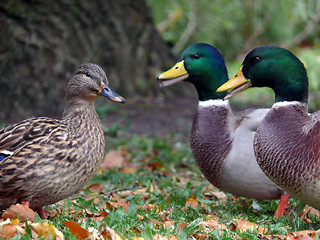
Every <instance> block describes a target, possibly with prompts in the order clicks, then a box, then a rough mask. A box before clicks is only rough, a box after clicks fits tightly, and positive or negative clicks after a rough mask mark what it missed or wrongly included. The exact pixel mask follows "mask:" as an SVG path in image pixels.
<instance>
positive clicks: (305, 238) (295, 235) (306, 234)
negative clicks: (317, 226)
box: [287, 230, 319, 240]
mask: <svg viewBox="0 0 320 240" xmlns="http://www.w3.org/2000/svg"><path fill="white" fill-rule="evenodd" d="M317 233H319V230H318V231H312V230H303V231H298V232H291V233H289V234H288V236H287V239H288V240H312V239H314V238H315V236H316V234H317ZM317 239H319V236H318V238H317Z"/></svg>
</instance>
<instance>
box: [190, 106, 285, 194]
mask: <svg viewBox="0 0 320 240" xmlns="http://www.w3.org/2000/svg"><path fill="white" fill-rule="evenodd" d="M210 101H211V105H208V104H207V106H205V107H203V103H201V105H202V106H199V107H198V110H197V112H196V115H195V117H194V121H193V125H192V131H191V149H192V153H193V155H194V158H195V160H196V162H197V165H198V166H199V168H200V170H201V172H202V173H203V175H204V176H205V177H206V178H207V179H208V180H209V182H210V183H212V184H213V185H214V186H216V187H218V188H220V189H221V190H223V191H226V192H230V193H233V194H236V195H239V196H244V197H249V198H255V199H279V198H280V197H281V195H282V194H283V191H282V190H281V189H280V188H279V187H277V186H276V185H275V184H274V183H273V182H272V181H271V180H270V179H269V178H268V177H267V176H266V175H265V174H264V173H263V171H262V170H261V168H260V167H259V165H258V164H257V162H256V160H255V156H254V151H253V138H254V134H255V131H256V128H257V127H258V124H259V123H260V122H261V120H262V119H263V118H264V116H265V115H266V114H267V112H268V110H269V109H257V110H250V111H249V110H247V111H245V112H242V114H241V115H240V116H235V115H234V114H233V112H232V110H231V108H230V105H229V104H228V101H224V104H223V105H222V104H221V103H219V102H220V101H221V100H210ZM215 102H216V103H217V104H215ZM244 176H245V177H244ZM253 186H254V187H253Z"/></svg>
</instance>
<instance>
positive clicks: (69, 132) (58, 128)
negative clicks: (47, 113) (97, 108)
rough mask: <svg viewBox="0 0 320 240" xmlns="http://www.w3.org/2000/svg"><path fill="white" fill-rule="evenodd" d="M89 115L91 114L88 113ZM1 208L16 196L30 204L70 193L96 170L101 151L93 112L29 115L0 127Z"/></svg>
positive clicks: (49, 201)
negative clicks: (0, 154) (2, 156)
mask: <svg viewBox="0 0 320 240" xmlns="http://www.w3.org/2000/svg"><path fill="white" fill-rule="evenodd" d="M92 118H93V119H92ZM0 149H7V150H6V151H7V153H11V154H12V155H11V156H8V157H7V158H5V159H4V160H2V161H1V162H0V196H1V198H0V209H4V208H6V207H9V206H10V205H11V204H14V203H16V202H21V201H29V202H30V207H31V208H38V207H42V206H44V205H48V204H52V203H55V202H57V201H59V200H61V199H64V198H66V197H68V196H69V195H71V194H73V193H75V192H76V191H77V190H78V189H80V188H81V187H83V186H84V185H85V184H86V183H87V182H88V181H89V180H90V179H91V178H92V177H93V175H94V174H95V173H96V171H97V169H98V167H99V165H100V164H99V162H100V161H101V159H102V156H103V154H104V137H103V131H102V128H101V124H100V121H99V119H98V116H97V115H96V113H95V112H94V114H93V115H81V116H74V118H70V119H64V120H62V121H59V120H55V119H50V118H32V119H28V120H25V121H23V122H20V123H18V124H15V125H12V126H9V127H7V128H5V129H2V130H1V131H0Z"/></svg>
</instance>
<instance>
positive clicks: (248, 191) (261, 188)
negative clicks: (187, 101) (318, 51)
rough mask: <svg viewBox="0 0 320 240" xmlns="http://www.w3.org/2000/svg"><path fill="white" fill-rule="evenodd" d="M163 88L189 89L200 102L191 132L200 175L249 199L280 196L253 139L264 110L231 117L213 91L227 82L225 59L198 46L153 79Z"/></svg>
mask: <svg viewBox="0 0 320 240" xmlns="http://www.w3.org/2000/svg"><path fill="white" fill-rule="evenodd" d="M157 79H158V80H159V81H161V85H163V86H169V85H171V84H174V83H176V82H180V81H183V80H184V81H187V82H190V83H192V84H193V85H194V86H195V88H196V90H197V92H198V97H199V105H198V108H197V111H196V113H195V117H194V120H193V124H192V131H191V137H190V142H191V149H192V153H193V155H194V158H195V160H196V163H197V165H198V166H199V168H200V170H201V172H202V174H203V175H204V176H205V177H206V179H208V181H209V182H210V183H211V184H213V185H214V186H216V187H217V188H219V189H221V190H223V191H226V192H229V193H232V194H235V195H238V196H244V197H248V198H255V199H279V198H280V197H281V196H282V195H283V194H284V192H283V191H282V190H281V189H280V188H279V187H278V186H277V185H276V184H274V183H273V182H272V181H271V180H270V179H269V178H268V177H267V176H266V175H265V174H264V173H263V172H262V170H261V169H260V167H259V166H258V164H257V162H256V159H255V156H254V153H253V136H254V133H255V130H256V128H257V126H258V125H259V123H260V121H261V120H262V119H263V118H264V116H265V115H266V114H267V112H268V109H257V110H249V111H245V112H243V113H240V115H239V116H235V114H234V113H233V111H232V110H231V108H230V105H229V102H228V101H224V100H223V98H224V97H225V95H226V94H225V93H216V90H217V88H218V87H219V86H220V85H221V84H223V83H225V82H226V81H227V80H228V73H227V69H226V66H225V63H224V59H223V57H222V55H221V54H220V53H219V51H218V50H217V49H216V48H214V47H213V46H211V45H209V44H204V43H196V44H193V45H191V46H189V47H188V48H187V49H186V50H185V51H184V52H183V53H182V55H181V58H180V61H179V62H178V63H177V64H176V65H174V66H173V67H172V68H171V69H170V70H168V71H166V72H164V73H162V74H161V75H159V76H158V77H157Z"/></svg>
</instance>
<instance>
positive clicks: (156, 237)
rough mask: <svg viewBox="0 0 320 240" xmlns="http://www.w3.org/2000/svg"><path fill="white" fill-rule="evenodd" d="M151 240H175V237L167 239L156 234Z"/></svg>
mask: <svg viewBox="0 0 320 240" xmlns="http://www.w3.org/2000/svg"><path fill="white" fill-rule="evenodd" d="M152 239H153V240H176V239H177V238H176V237H175V236H170V237H167V236H161V235H159V234H156V235H154V236H153V238H152Z"/></svg>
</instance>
